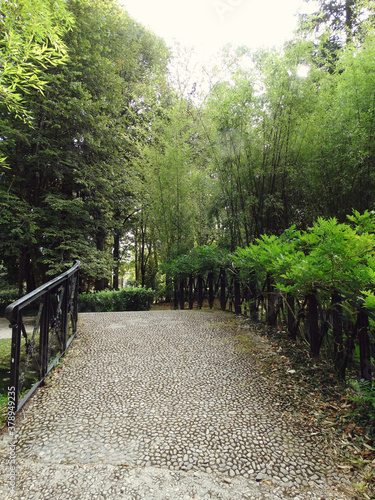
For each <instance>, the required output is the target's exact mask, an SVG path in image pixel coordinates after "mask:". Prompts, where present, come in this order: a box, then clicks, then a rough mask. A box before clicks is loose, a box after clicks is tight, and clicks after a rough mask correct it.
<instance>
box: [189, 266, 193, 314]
mask: <svg viewBox="0 0 375 500" xmlns="http://www.w3.org/2000/svg"><path fill="white" fill-rule="evenodd" d="M193 284H194V278H193V275H192V274H191V275H190V276H189V309H193V306H194V293H193Z"/></svg>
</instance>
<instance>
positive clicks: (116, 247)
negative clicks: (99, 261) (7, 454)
mask: <svg viewBox="0 0 375 500" xmlns="http://www.w3.org/2000/svg"><path fill="white" fill-rule="evenodd" d="M113 260H114V266H113V283H112V287H113V289H114V290H118V289H119V268H120V235H119V233H118V232H117V231H115V234H114V237H113Z"/></svg>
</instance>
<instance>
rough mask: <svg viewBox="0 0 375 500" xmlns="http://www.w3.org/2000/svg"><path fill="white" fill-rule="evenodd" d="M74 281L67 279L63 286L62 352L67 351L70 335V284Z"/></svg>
mask: <svg viewBox="0 0 375 500" xmlns="http://www.w3.org/2000/svg"><path fill="white" fill-rule="evenodd" d="M71 281H72V279H70V278H67V279H66V280H65V283H64V284H63V285H62V287H63V296H62V304H61V326H60V334H61V349H62V351H65V350H66V339H67V335H68V325H69V320H68V312H69V311H68V309H69V289H70V286H69V284H70V282H71Z"/></svg>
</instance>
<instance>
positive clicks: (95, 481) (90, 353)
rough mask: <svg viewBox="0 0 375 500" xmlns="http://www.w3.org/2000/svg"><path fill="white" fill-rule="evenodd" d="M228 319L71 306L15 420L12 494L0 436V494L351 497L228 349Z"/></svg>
mask: <svg viewBox="0 0 375 500" xmlns="http://www.w3.org/2000/svg"><path fill="white" fill-rule="evenodd" d="M231 318H233V316H232V315H230V314H229V313H222V312H217V311H215V312H206V311H197V310H194V311H171V310H164V311H150V312H122V313H86V314H81V315H80V331H79V334H78V335H77V338H76V339H75V340H74V342H73V344H72V347H71V348H70V351H69V352H68V354H67V355H66V358H65V359H64V361H63V363H62V366H61V368H60V369H59V370H55V371H54V372H53V376H52V377H51V378H50V379H49V380H48V381H47V384H46V385H45V387H42V388H40V389H38V391H37V392H36V394H35V395H34V396H33V397H32V399H31V400H30V402H29V403H27V405H26V408H25V409H24V411H21V412H20V414H19V416H18V417H17V448H16V453H17V488H16V491H15V492H11V491H10V490H9V482H8V479H7V476H6V471H7V468H8V462H7V460H8V456H9V455H8V453H9V451H8V441H9V438H8V434H7V433H3V435H2V436H0V439H1V448H0V459H1V462H0V471H1V474H2V477H1V481H0V497H1V498H4V499H5V498H17V499H25V500H27V499H52V498H53V499H75V498H77V499H78V498H79V499H142V500H143V499H146V500H153V499H156V500H157V499H163V500H164V499H171V500H179V499H191V498H195V499H230V500H233V499H246V498H247V499H280V498H295V499H299V500H304V499H312V500H321V499H335V500H340V499H343V500H344V499H347V498H351V497H350V496H349V494H348V493H347V491H348V490H347V489H346V488H347V487H348V485H347V484H346V482H345V481H346V479H345V477H344V476H342V475H341V473H340V471H339V470H338V469H337V468H336V466H335V465H334V463H333V462H332V459H331V458H330V457H329V455H328V453H327V450H326V449H325V448H324V445H323V444H322V441H321V439H320V440H319V439H318V437H317V436H316V435H312V434H311V432H309V431H308V430H307V429H304V428H301V427H299V426H298V425H297V424H295V425H294V424H293V422H291V421H290V420H288V421H285V418H283V416H282V414H281V411H280V406H279V405H278V404H276V403H277V402H276V400H275V396H271V395H270V394H269V393H268V392H267V389H266V386H265V383H264V382H262V377H261V376H260V375H259V374H257V373H256V372H255V371H254V368H253V366H252V359H251V356H249V354H245V353H241V352H240V351H239V350H238V348H236V343H235V336H236V335H237V333H236V331H235V330H234V329H233V328H229V327H228V321H229V322H230V321H231ZM263 342H264V341H263ZM314 434H316V433H314Z"/></svg>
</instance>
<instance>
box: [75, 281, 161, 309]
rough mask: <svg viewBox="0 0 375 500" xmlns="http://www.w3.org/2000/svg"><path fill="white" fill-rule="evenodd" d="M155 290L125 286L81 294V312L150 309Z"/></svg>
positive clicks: (79, 302) (79, 299)
mask: <svg viewBox="0 0 375 500" xmlns="http://www.w3.org/2000/svg"><path fill="white" fill-rule="evenodd" d="M154 295H155V292H154V291H153V290H150V289H146V288H141V287H138V288H124V289H122V290H119V291H110V290H104V291H101V292H96V293H85V294H80V295H79V298H78V310H79V312H112V311H149V310H150V309H151V307H152V304H153V301H154Z"/></svg>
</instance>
